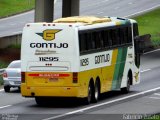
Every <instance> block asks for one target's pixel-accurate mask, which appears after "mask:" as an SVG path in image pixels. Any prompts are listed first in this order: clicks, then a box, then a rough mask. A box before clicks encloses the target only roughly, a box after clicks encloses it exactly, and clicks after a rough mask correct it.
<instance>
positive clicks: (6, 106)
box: [0, 105, 12, 109]
mask: <svg viewBox="0 0 160 120" xmlns="http://www.w3.org/2000/svg"><path fill="white" fill-rule="evenodd" d="M11 106H12V105H5V106H2V107H0V109H3V108H7V107H11Z"/></svg>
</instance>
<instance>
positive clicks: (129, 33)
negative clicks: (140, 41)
mask: <svg viewBox="0 0 160 120" xmlns="http://www.w3.org/2000/svg"><path fill="white" fill-rule="evenodd" d="M127 43H132V29H131V27H128V39H127Z"/></svg>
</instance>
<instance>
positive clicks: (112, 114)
mask: <svg viewBox="0 0 160 120" xmlns="http://www.w3.org/2000/svg"><path fill="white" fill-rule="evenodd" d="M159 60H160V50H157V51H154V52H151V53H147V54H146V55H143V56H142V57H141V83H140V84H138V85H135V86H132V87H131V92H130V93H129V94H122V93H120V92H119V91H112V92H108V93H106V94H103V95H102V98H101V100H100V101H99V102H98V103H94V104H90V105H83V104H82V103H79V101H78V100H74V99H72V100H70V99H66V100H62V99H60V100H54V101H53V103H52V105H49V106H43V107H40V106H38V105H36V102H35V100H34V99H33V98H23V97H21V94H20V92H19V91H18V90H17V89H12V91H11V93H5V92H4V91H3V89H1V90H0V116H1V117H2V118H8V117H9V118H11V117H14V118H16V117H17V118H18V120H52V119H59V120H106V118H107V120H121V119H122V120H124V119H127V118H131V117H132V118H133V117H134V118H137V119H138V118H141V117H142V114H143V116H147V115H151V114H156V113H159V112H160V74H159V73H160V62H159ZM131 115H132V116H131ZM1 117H0V118H1ZM2 120H3V119H2ZM131 120H134V119H131Z"/></svg>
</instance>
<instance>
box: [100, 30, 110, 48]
mask: <svg viewBox="0 0 160 120" xmlns="http://www.w3.org/2000/svg"><path fill="white" fill-rule="evenodd" d="M102 37H103V43H104V47H105V48H108V47H109V31H108V30H104V31H102Z"/></svg>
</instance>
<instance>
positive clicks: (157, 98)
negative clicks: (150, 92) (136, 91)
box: [149, 97, 160, 100]
mask: <svg viewBox="0 0 160 120" xmlns="http://www.w3.org/2000/svg"><path fill="white" fill-rule="evenodd" d="M149 98H152V99H156V100H160V98H159V97H149Z"/></svg>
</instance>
